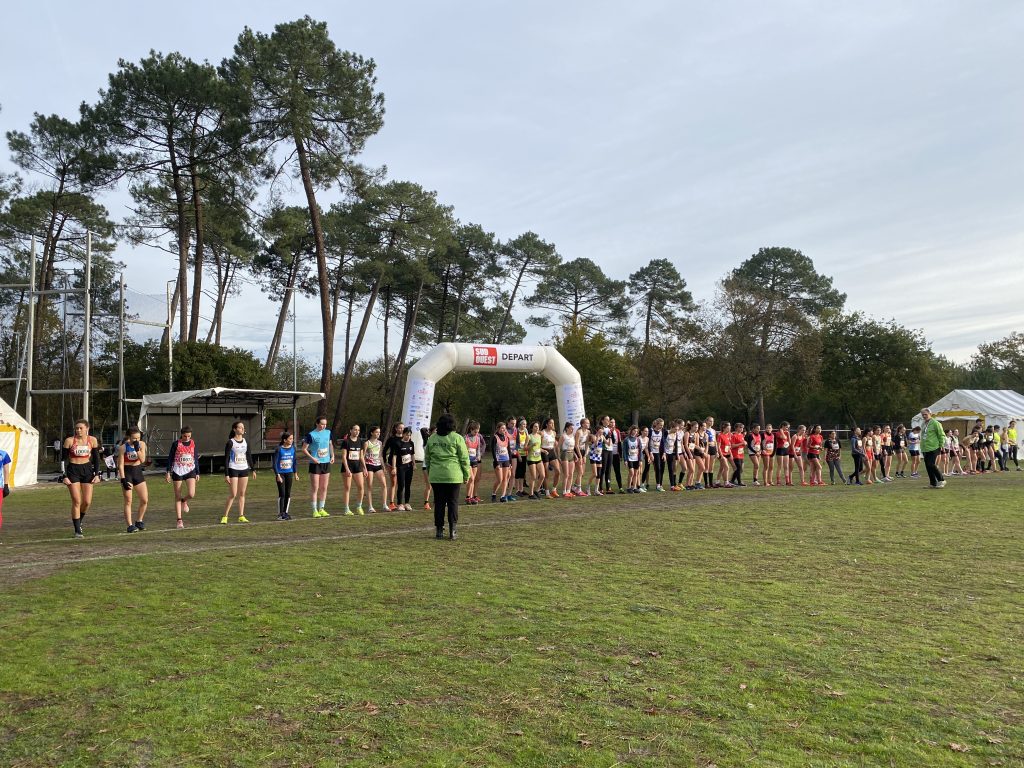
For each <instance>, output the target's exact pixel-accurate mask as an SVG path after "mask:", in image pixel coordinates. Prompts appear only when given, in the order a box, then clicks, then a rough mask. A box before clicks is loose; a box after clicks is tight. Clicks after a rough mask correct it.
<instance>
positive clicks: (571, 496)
mask: <svg viewBox="0 0 1024 768" xmlns="http://www.w3.org/2000/svg"><path fill="white" fill-rule="evenodd" d="M562 498H563V499H574V498H576V494H575V493H573V492H572V491H566V492H565V493H563V494H562Z"/></svg>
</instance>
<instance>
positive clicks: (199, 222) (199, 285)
mask: <svg viewBox="0 0 1024 768" xmlns="http://www.w3.org/2000/svg"><path fill="white" fill-rule="evenodd" d="M192 163H193V165H192V167H193V169H194V168H195V159H194V158H193V159H192ZM192 212H193V215H194V217H195V228H196V255H195V259H194V260H193V262H192V269H193V273H192V318H191V320H190V321H189V330H188V340H189V341H195V340H196V337H197V336H198V335H199V308H200V307H199V304H200V302H201V300H202V295H203V248H204V247H205V243H204V234H203V228H204V225H203V201H202V198H201V196H200V194H199V179H198V178H197V177H196V174H195V171H194V170H193V172H192Z"/></svg>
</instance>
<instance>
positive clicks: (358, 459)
mask: <svg viewBox="0 0 1024 768" xmlns="http://www.w3.org/2000/svg"><path fill="white" fill-rule="evenodd" d="M364 443H365V441H364V440H363V438H361V437H360V436H359V425H358V424H353V425H352V427H351V428H350V429H349V431H348V435H347V436H346V437H345V439H344V440H342V441H341V471H342V474H343V475H344V477H345V514H346V515H349V516H351V515H352V514H357V515H362V514H365V513H364V512H363V495H364V494H365V492H366V488H365V486H364V484H363V474H364V472H365V470H364V469H363V448H364ZM353 478H355V481H356V487H357V488H358V489H359V501H358V503H357V504H356V511H355V512H354V513H353V512H352V509H351V507H349V500H350V495H351V492H352V479H353Z"/></svg>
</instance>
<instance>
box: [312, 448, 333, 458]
mask: <svg viewBox="0 0 1024 768" xmlns="http://www.w3.org/2000/svg"><path fill="white" fill-rule="evenodd" d="M330 455H331V449H330V448H317V451H316V457H317V458H318V459H326V458H327V457H328V456H330Z"/></svg>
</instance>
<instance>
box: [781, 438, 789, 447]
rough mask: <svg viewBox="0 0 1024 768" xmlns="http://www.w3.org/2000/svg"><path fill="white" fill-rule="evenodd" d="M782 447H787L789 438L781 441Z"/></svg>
mask: <svg viewBox="0 0 1024 768" xmlns="http://www.w3.org/2000/svg"><path fill="white" fill-rule="evenodd" d="M782 447H783V448H789V440H783V441H782Z"/></svg>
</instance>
